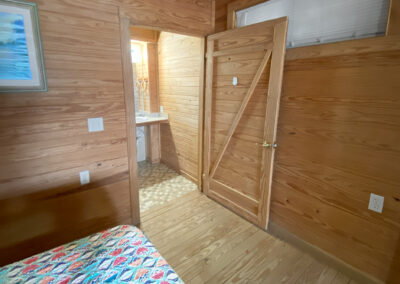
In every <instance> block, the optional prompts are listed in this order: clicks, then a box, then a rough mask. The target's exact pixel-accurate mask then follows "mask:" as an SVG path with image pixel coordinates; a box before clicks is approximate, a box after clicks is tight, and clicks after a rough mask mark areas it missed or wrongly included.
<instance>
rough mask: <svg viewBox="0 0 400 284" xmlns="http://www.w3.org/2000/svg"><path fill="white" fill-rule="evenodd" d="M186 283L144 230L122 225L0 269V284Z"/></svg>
mask: <svg viewBox="0 0 400 284" xmlns="http://www.w3.org/2000/svg"><path fill="white" fill-rule="evenodd" d="M107 282H108V283H110V282H112V283H115V282H117V283H145V284H150V283H160V284H168V283H171V284H173V283H183V282H182V280H181V279H180V278H179V277H178V275H177V274H176V273H175V271H174V270H173V269H172V268H171V267H170V266H169V265H168V263H167V262H166V261H165V259H164V258H163V257H162V256H161V255H160V253H159V252H158V251H157V249H156V248H155V247H154V246H153V244H151V243H150V241H149V240H148V239H147V237H146V236H145V235H144V234H143V232H142V231H141V230H139V229H138V228H136V227H133V226H128V225H122V226H117V227H114V228H112V229H108V230H105V231H102V232H100V233H97V234H94V235H91V236H89V237H86V238H83V239H80V240H77V241H74V242H71V243H68V244H66V245H62V246H60V247H57V248H55V249H52V250H49V251H46V252H43V253H41V254H38V255H35V256H33V257H30V258H27V259H24V260H21V261H18V262H15V263H13V264H10V265H7V266H4V267H2V268H0V283H57V284H61V283H63V284H65V283H107Z"/></svg>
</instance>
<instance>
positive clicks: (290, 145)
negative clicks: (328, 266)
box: [215, 0, 400, 283]
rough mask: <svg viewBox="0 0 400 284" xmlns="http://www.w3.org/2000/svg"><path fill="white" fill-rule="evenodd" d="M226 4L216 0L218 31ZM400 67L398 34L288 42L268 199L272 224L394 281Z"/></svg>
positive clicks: (399, 233)
mask: <svg viewBox="0 0 400 284" xmlns="http://www.w3.org/2000/svg"><path fill="white" fill-rule="evenodd" d="M229 2H231V1H226V0H217V1H216V9H217V10H216V24H215V26H216V30H217V31H223V30H225V29H226V12H225V14H224V9H225V7H226V6H227V4H228V3H229ZM396 2H398V1H393V2H392V11H391V15H392V16H391V18H392V20H391V21H390V22H389V31H390V34H392V35H394V34H398V33H396V31H398V30H400V29H399V27H398V24H397V22H396V19H397V15H398V13H399V11H398V8H399V7H398V5H397V4H395V3H396ZM218 11H219V12H218ZM225 11H226V10H225ZM399 74H400V38H399V37H398V36H396V37H381V38H373V39H365V40H355V41H347V42H342V43H336V44H325V45H319V46H310V47H303V48H295V49H289V50H287V54H286V62H285V69H284V77H283V90H282V99H281V106H280V112H279V113H280V114H279V125H278V137H277V143H278V145H279V146H278V149H277V151H276V156H275V167H274V178H273V184H272V197H271V216H270V220H271V222H273V223H276V224H278V225H279V226H281V227H283V228H285V229H287V230H288V231H290V232H292V233H294V234H295V235H297V236H299V237H300V238H301V239H303V240H305V241H306V242H309V243H311V244H313V245H315V246H317V247H319V248H321V249H322V250H324V251H326V252H328V253H330V254H331V255H333V256H335V257H337V258H339V259H341V260H343V261H345V262H346V263H348V264H350V265H352V266H354V267H356V268H357V269H359V270H361V271H364V272H365V273H368V274H370V275H372V276H373V277H375V278H378V279H380V280H383V281H386V282H388V283H397V282H396V281H398V279H400V221H399V220H400V176H399V173H400V148H399V146H398V144H399V141H400V116H399V109H400V97H399V90H400V81H399V79H398V77H399ZM371 192H372V193H375V194H379V195H382V196H384V197H385V203H384V209H383V213H382V214H378V213H374V212H372V211H369V210H368V209H367V208H368V201H369V196H370V193H371Z"/></svg>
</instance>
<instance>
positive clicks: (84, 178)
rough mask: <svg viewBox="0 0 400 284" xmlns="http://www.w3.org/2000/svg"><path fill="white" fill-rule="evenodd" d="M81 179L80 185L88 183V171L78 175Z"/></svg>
mask: <svg viewBox="0 0 400 284" xmlns="http://www.w3.org/2000/svg"><path fill="white" fill-rule="evenodd" d="M79 177H80V179H81V185H84V184H88V183H90V173H89V171H83V172H80V173H79Z"/></svg>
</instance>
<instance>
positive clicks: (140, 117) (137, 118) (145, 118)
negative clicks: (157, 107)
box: [136, 116, 149, 123]
mask: <svg viewBox="0 0 400 284" xmlns="http://www.w3.org/2000/svg"><path fill="white" fill-rule="evenodd" d="M148 120H149V118H148V117H145V116H137V117H136V123H142V122H146V121H148Z"/></svg>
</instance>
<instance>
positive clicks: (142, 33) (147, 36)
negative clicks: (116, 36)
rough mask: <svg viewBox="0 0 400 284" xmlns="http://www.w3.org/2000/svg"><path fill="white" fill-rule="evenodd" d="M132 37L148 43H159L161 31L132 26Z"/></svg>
mask: <svg viewBox="0 0 400 284" xmlns="http://www.w3.org/2000/svg"><path fill="white" fill-rule="evenodd" d="M130 31H131V39H134V40H140V41H145V42H147V43H157V41H158V36H159V35H160V32H159V31H157V30H150V29H146V28H141V27H134V26H131V27H130Z"/></svg>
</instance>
